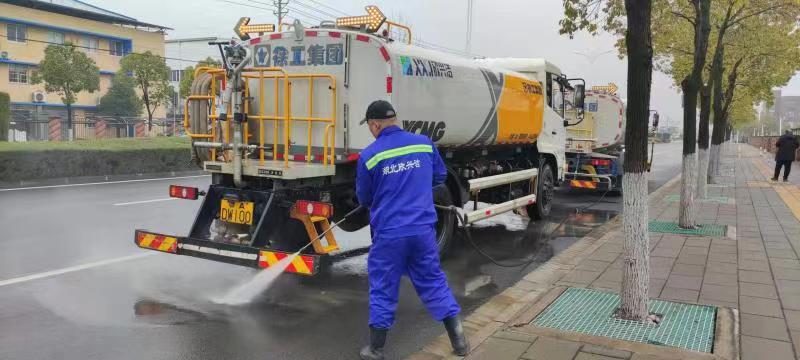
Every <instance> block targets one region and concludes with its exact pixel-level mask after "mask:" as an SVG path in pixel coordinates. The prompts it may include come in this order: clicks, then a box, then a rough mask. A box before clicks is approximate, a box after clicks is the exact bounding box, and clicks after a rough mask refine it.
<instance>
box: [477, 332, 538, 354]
mask: <svg viewBox="0 0 800 360" xmlns="http://www.w3.org/2000/svg"><path fill="white" fill-rule="evenodd" d="M537 342H538V340H537ZM530 346H531V344H530V343H528V342H522V341H514V340H507V339H500V338H494V337H490V338H488V339H486V341H484V342H483V343H481V345H480V346H478V347H477V348H476V349H473V350H472V352H470V354H469V356H467V359H470V360H484V359H485V360H500V359H508V360H516V359H519V357H520V355H522V354H523V353H524V352H525V350H527V349H528V347H530Z"/></svg>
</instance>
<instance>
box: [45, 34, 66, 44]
mask: <svg viewBox="0 0 800 360" xmlns="http://www.w3.org/2000/svg"><path fill="white" fill-rule="evenodd" d="M47 42H49V43H51V44H63V43H64V33H62V32H58V31H48V32H47Z"/></svg>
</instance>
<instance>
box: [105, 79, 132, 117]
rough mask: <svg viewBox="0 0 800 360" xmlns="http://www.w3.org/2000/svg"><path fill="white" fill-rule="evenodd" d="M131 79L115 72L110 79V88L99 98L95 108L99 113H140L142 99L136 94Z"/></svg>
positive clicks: (119, 114)
mask: <svg viewBox="0 0 800 360" xmlns="http://www.w3.org/2000/svg"><path fill="white" fill-rule="evenodd" d="M134 86H135V85H134V83H133V79H131V78H130V77H128V76H123V75H120V74H117V75H116V76H114V78H113V79H111V88H109V89H108V93H106V94H105V95H103V97H102V98H100V104H99V105H98V106H97V110H98V112H99V113H100V114H101V115H109V116H129V117H134V116H139V115H140V114H141V113H142V100H141V99H139V96H138V95H136V89H135V88H134Z"/></svg>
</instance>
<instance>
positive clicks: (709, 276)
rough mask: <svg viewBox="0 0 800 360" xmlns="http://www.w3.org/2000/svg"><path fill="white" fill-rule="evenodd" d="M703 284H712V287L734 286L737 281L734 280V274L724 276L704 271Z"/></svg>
mask: <svg viewBox="0 0 800 360" xmlns="http://www.w3.org/2000/svg"><path fill="white" fill-rule="evenodd" d="M703 283H704V284H714V285H727V286H736V285H737V279H736V274H725V273H718V272H713V271H706V273H705V276H704V277H703Z"/></svg>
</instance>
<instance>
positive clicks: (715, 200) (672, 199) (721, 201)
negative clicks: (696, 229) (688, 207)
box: [664, 194, 736, 204]
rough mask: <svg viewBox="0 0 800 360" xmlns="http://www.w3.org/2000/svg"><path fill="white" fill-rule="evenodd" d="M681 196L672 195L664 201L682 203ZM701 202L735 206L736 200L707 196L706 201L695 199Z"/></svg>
mask: <svg viewBox="0 0 800 360" xmlns="http://www.w3.org/2000/svg"><path fill="white" fill-rule="evenodd" d="M680 199H681V196H680V195H679V194H670V195H667V196H665V197H664V201H666V202H676V201H680ZM695 200H699V201H700V202H713V203H718V204H735V203H736V199H734V198H729V197H726V196H706V197H705V198H704V199H695Z"/></svg>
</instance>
